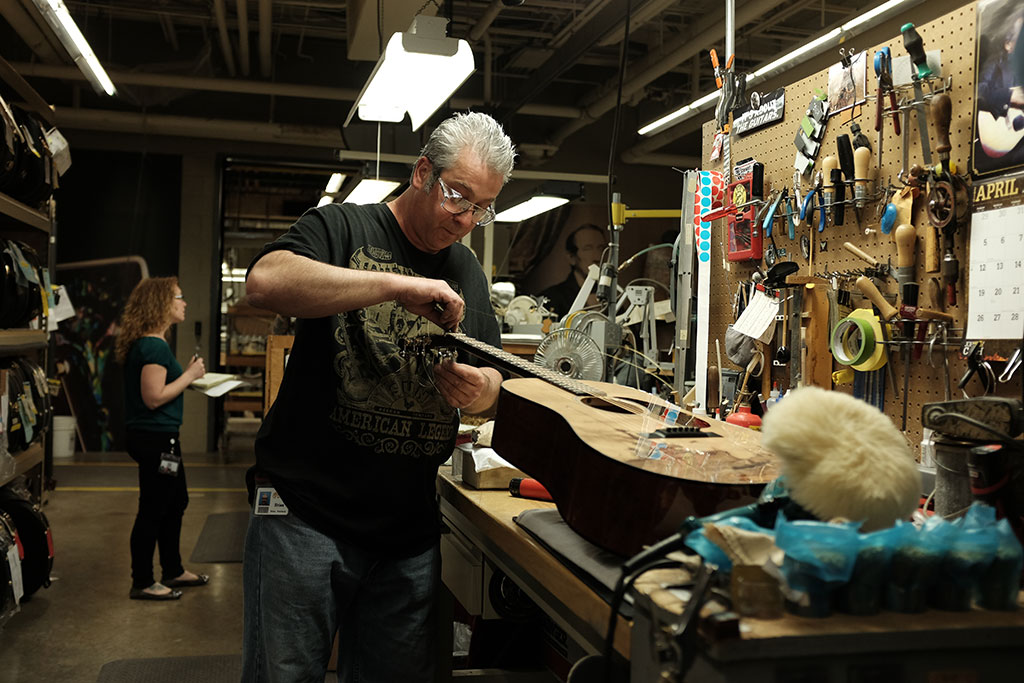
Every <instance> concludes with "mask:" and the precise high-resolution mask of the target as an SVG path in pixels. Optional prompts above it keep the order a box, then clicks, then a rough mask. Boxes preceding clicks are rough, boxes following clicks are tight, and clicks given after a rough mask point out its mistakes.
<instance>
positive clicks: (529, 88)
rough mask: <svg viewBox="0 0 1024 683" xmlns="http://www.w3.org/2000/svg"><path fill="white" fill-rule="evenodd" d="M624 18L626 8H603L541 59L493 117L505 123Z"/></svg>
mask: <svg viewBox="0 0 1024 683" xmlns="http://www.w3.org/2000/svg"><path fill="white" fill-rule="evenodd" d="M624 16H625V8H624V6H623V5H622V4H621V3H618V2H614V3H611V4H609V5H606V6H604V8H603V9H602V10H601V11H600V12H598V13H597V14H596V15H595V16H594V17H593V18H592V19H591V20H590V21H588V22H587V23H586V24H585V25H583V26H581V27H580V30H579V31H577V32H576V33H575V34H573V35H572V36H571V37H570V38H569V39H568V40H567V41H566V42H565V44H564V45H563V46H562V47H560V48H558V49H556V50H555V51H554V52H552V53H551V55H550V56H549V57H548V58H547V59H546V60H544V63H543V64H541V65H540V67H539V68H538V69H537V70H536V71H534V73H533V74H532V75H531V76H530V78H529V79H528V80H527V81H525V82H524V83H523V85H522V86H520V87H519V88H518V89H517V91H516V92H515V93H512V94H511V95H510V96H509V98H508V101H509V102H511V104H509V105H506V106H502V107H500V108H499V109H498V110H497V111H496V112H495V113H494V118H496V119H497V120H498V121H499V122H501V123H505V122H507V120H508V119H509V118H511V117H512V115H513V114H515V113H516V112H518V111H519V110H520V109H521V108H522V107H523V105H525V104H527V103H528V102H532V101H533V99H534V98H535V97H536V96H537V95H538V94H539V93H540V92H541V91H542V90H543V89H544V88H546V87H547V86H548V85H550V84H551V83H552V82H553V81H554V80H555V79H556V78H558V77H559V76H560V75H562V73H564V72H565V70H566V69H568V68H569V67H570V66H572V65H573V64H575V63H576V62H577V61H579V59H580V57H582V56H583V55H584V54H585V53H586V52H587V51H588V50H590V49H591V48H592V47H593V46H594V43H595V42H596V41H597V39H598V38H600V37H601V36H603V35H604V34H605V33H607V32H608V31H610V30H611V29H612V28H614V27H615V26H617V25H618V23H619V22H620V21H622V20H623V17H624Z"/></svg>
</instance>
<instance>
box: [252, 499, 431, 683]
mask: <svg viewBox="0 0 1024 683" xmlns="http://www.w3.org/2000/svg"><path fill="white" fill-rule="evenodd" d="M440 566H441V559H440V551H439V549H438V547H437V546H434V547H433V548H431V549H429V550H428V551H426V552H424V553H422V554H420V555H417V556H415V557H410V558H404V559H399V560H391V559H386V558H380V557H376V556H374V555H372V554H370V553H367V552H365V551H363V550H360V549H359V548H355V547H352V546H348V545H346V544H344V543H341V542H338V541H335V540H333V539H332V538H330V537H328V536H325V535H324V534H321V533H320V532H318V531H316V530H314V529H313V528H312V527H310V526H309V525H307V524H306V523H304V522H303V521H302V520H300V519H298V518H297V517H296V516H295V515H292V514H289V515H284V516H264V515H261V516H256V515H252V514H250V516H249V530H248V532H247V534H246V537H245V555H244V559H243V565H242V573H243V581H244V588H245V591H244V594H245V595H244V610H245V617H244V633H243V643H242V683H300V682H302V683H323V680H324V676H325V675H326V672H327V663H328V660H329V659H330V654H331V645H332V643H333V640H334V634H335V633H336V632H338V631H340V640H339V649H338V680H339V683H360V682H363V681H366V682H368V683H398V682H401V683H415V682H417V681H421V682H423V683H429V682H431V681H433V675H434V657H435V635H436V634H435V628H434V612H433V608H434V597H435V595H436V592H437V588H438V583H439V581H440Z"/></svg>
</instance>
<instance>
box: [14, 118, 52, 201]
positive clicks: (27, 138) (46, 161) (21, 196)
mask: <svg viewBox="0 0 1024 683" xmlns="http://www.w3.org/2000/svg"><path fill="white" fill-rule="evenodd" d="M14 119H15V120H16V121H17V122H18V126H19V128H21V134H22V138H23V139H24V142H25V146H24V148H23V157H22V163H21V168H20V170H19V174H20V176H21V183H20V185H19V186H18V187H17V188H16V189H15V190H13V191H12V193H11V195H12V196H13V197H14V198H15V199H17V200H18V201H20V202H23V203H25V204H27V205H28V206H32V207H39V206H40V205H41V204H42V203H43V202H45V201H46V200H48V199H49V198H50V194H52V192H53V188H52V184H53V178H52V177H51V174H52V164H51V159H52V155H51V154H50V145H49V144H48V143H47V142H46V129H45V128H44V127H43V124H42V123H40V121H39V117H38V116H37V115H36V114H35V113H34V112H31V111H28V110H27V109H22V108H20V107H14Z"/></svg>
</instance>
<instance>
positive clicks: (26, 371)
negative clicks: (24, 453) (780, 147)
mask: <svg viewBox="0 0 1024 683" xmlns="http://www.w3.org/2000/svg"><path fill="white" fill-rule="evenodd" d="M14 362H15V363H17V364H18V365H19V366H20V367H21V373H22V376H23V377H24V378H25V381H27V382H28V384H29V390H30V391H31V392H32V405H34V406H35V409H36V425H35V431H36V433H37V434H44V433H46V432H48V431H49V430H50V424H51V422H52V419H53V414H52V413H53V411H52V405H51V403H50V392H49V387H48V384H47V381H46V371H44V370H43V369H42V368H41V367H40V366H39V365H38V364H37V363H35V362H34V361H31V360H29V359H28V358H24V357H19V358H15V359H14ZM38 439H39V437H38V436H34V438H33V439H32V440H33V441H37V440H38Z"/></svg>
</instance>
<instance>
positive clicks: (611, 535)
mask: <svg viewBox="0 0 1024 683" xmlns="http://www.w3.org/2000/svg"><path fill="white" fill-rule="evenodd" d="M431 344H432V345H433V346H434V348H437V347H438V346H447V347H455V348H459V349H462V350H464V351H466V352H468V353H470V354H472V355H474V356H476V357H478V358H480V359H482V360H484V361H486V362H488V363H489V364H492V365H495V366H497V367H499V368H502V369H505V370H508V371H509V372H511V373H513V374H515V375H519V376H520V378H517V379H510V380H506V381H505V382H503V383H502V385H501V392H500V394H499V397H498V408H497V415H496V417H495V420H494V435H493V438H492V446H493V447H494V449H495V450H496V451H497V452H498V453H499V454H500V455H501V457H503V458H505V459H506V460H508V461H509V462H511V463H512V464H513V465H515V466H516V467H518V468H519V469H521V470H522V471H523V472H526V473H527V474H529V475H530V476H531V477H534V478H536V479H537V480H538V481H540V482H541V483H542V484H543V485H544V486H545V488H547V490H548V491H550V492H551V495H552V497H553V498H554V500H555V504H556V505H557V507H558V511H559V513H561V515H562V518H563V519H564V520H565V521H566V523H567V524H568V525H569V526H570V527H571V528H572V529H573V530H574V531H575V532H576V533H578V534H579V535H580V536H582V537H583V538H585V539H587V540H588V541H590V542H591V543H594V544H596V545H598V546H601V547H602V548H605V549H607V550H610V551H612V552H614V553H617V554H619V555H623V556H627V557H628V556H631V555H634V554H636V552H638V551H639V550H641V549H642V548H643V546H644V545H649V544H651V543H654V542H656V541H658V540H661V539H662V538H664V537H665V536H668V535H669V534H671V533H673V532H675V531H676V530H677V528H678V526H679V524H680V523H681V522H682V521H683V520H684V519H686V517H688V516H690V515H696V516H705V515H709V514H712V513H714V512H718V511H721V510H726V509H730V508H734V507H739V506H742V505H746V504H748V503H751V502H753V501H754V500H755V499H756V498H757V496H758V494H759V493H760V491H761V489H762V488H763V487H764V485H765V484H767V483H768V482H770V481H772V480H773V479H775V478H776V477H777V476H778V475H779V466H778V462H777V460H776V459H775V457H774V456H773V455H771V454H770V453H768V452H767V451H766V450H764V449H762V448H761V446H760V435H759V434H758V433H757V432H754V431H752V430H750V429H746V428H742V427H737V426H735V425H732V424H728V423H726V422H719V421H717V420H712V421H710V424H709V423H708V422H704V421H702V420H699V419H697V418H695V417H693V416H691V415H689V414H688V413H685V412H683V413H681V414H680V415H679V418H678V420H677V421H676V425H689V426H673V425H669V424H668V423H666V422H665V421H664V420H663V419H662V417H661V415H662V414H663V413H665V412H666V411H668V410H670V408H671V406H669V405H668V404H667V403H665V402H664V401H662V400H660V399H658V398H657V397H654V396H652V395H651V394H647V393H645V392H643V391H640V390H638V389H633V388H631V387H626V386H621V385H617V384H609V383H606V382H584V381H578V380H574V379H571V378H569V377H566V376H564V375H561V374H559V373H556V372H553V371H551V370H549V369H547V368H544V367H542V366H539V365H537V364H535V363H531V362H530V361H527V360H524V359H522V358H519V357H517V356H513V355H512V354H509V353H506V352H505V351H502V350H501V349H496V348H494V347H493V346H490V345H488V344H484V343H483V342H480V341H477V340H475V339H473V338H471V337H466V336H465V335H462V334H446V335H437V336H435V337H433V338H432V339H431Z"/></svg>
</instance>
